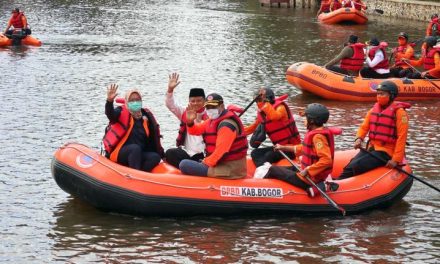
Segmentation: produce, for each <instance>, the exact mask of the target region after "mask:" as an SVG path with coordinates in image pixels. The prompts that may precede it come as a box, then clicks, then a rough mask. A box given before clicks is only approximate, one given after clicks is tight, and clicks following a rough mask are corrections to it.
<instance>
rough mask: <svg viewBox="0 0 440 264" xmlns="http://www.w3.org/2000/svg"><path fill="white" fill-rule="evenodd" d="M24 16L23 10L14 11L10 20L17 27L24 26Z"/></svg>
mask: <svg viewBox="0 0 440 264" xmlns="http://www.w3.org/2000/svg"><path fill="white" fill-rule="evenodd" d="M23 17H24V14H23V12H19V13H14V14H13V15H12V17H11V20H10V22H11V24H12V26H13V27H14V28H15V29H17V28H24V25H23V20H22V18H23Z"/></svg>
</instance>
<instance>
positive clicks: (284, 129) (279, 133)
mask: <svg viewBox="0 0 440 264" xmlns="http://www.w3.org/2000/svg"><path fill="white" fill-rule="evenodd" d="M286 98H287V95H283V96H280V97H278V98H275V103H274V104H273V105H272V107H273V108H274V109H276V108H277V107H284V108H286V112H287V116H288V119H287V120H279V121H272V120H266V116H265V114H264V112H263V111H261V110H258V113H257V119H258V120H259V121H260V123H262V124H263V125H264V129H265V131H266V134H267V135H268V136H269V138H270V140H271V141H272V143H273V144H274V145H275V144H282V145H285V144H293V145H296V144H300V143H301V138H300V135H299V132H298V128H297V127H296V124H295V119H294V118H293V115H292V113H291V112H290V109H289V106H288V105H287V104H286V103H285V102H284V99H286Z"/></svg>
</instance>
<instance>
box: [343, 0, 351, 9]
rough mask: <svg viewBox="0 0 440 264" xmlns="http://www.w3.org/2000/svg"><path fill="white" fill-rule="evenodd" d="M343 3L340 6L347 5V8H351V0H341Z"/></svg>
mask: <svg viewBox="0 0 440 264" xmlns="http://www.w3.org/2000/svg"><path fill="white" fill-rule="evenodd" d="M343 3H344V4H343V5H342V7H347V8H351V1H350V0H346V1H343Z"/></svg>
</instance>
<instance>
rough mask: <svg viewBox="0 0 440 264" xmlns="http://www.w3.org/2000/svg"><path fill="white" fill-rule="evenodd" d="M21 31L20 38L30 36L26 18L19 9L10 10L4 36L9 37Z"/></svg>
mask: <svg viewBox="0 0 440 264" xmlns="http://www.w3.org/2000/svg"><path fill="white" fill-rule="evenodd" d="M11 27H13V29H11ZM17 31H21V32H20V33H21V35H22V36H26V35H30V34H31V29H30V28H29V26H28V23H27V19H26V16H25V15H24V13H23V12H20V9H19V8H15V9H13V10H12V15H11V18H9V21H8V25H7V26H6V29H5V32H4V33H5V35H6V36H8V37H10V36H12V34H14V32H17Z"/></svg>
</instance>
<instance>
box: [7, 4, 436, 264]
mask: <svg viewBox="0 0 440 264" xmlns="http://www.w3.org/2000/svg"><path fill="white" fill-rule="evenodd" d="M15 6H18V7H23V8H24V10H25V12H26V14H27V16H28V20H29V22H30V24H31V25H32V28H33V34H34V36H36V37H38V38H40V39H41V40H42V41H43V46H41V47H39V48H32V47H31V48H26V47H18V48H0V62H1V71H0V72H1V74H2V81H1V82H0V96H1V97H0V98H1V100H2V111H1V112H0V123H1V126H0V144H1V148H2V150H3V151H1V152H0V159H1V163H0V171H1V173H0V175H1V182H0V205H1V207H2V210H1V211H0V223H1V227H0V237H1V242H0V262H1V263H56V262H59V263H65V262H67V263H90V262H99V263H103V262H105V263H154V262H157V263H322V262H334V263H335V262H336V263H341V262H342V263H438V262H439V261H440V233H439V222H438V215H439V213H440V196H439V193H438V192H436V191H434V190H432V189H430V188H429V187H427V186H425V185H423V184H421V183H419V182H417V181H416V182H414V185H413V187H412V189H411V190H410V192H409V193H408V194H407V195H406V197H405V198H404V199H403V201H401V202H398V203H396V204H395V205H393V206H392V207H390V208H387V209H385V210H376V211H372V212H369V213H365V214H361V215H356V216H348V217H344V218H343V217H331V218H330V217H320V218H300V217H296V216H294V215H293V216H282V217H279V216H273V215H272V216H252V217H242V216H235V217H209V216H203V217H192V218H155V217H151V218H138V217H133V216H126V215H118V214H111V213H105V212H101V211H99V210H96V209H95V208H93V207H91V206H89V205H87V204H84V203H83V202H81V201H79V200H77V199H74V198H72V197H71V196H69V195H68V194H66V193H64V192H63V191H62V190H61V189H60V188H59V187H58V186H57V185H56V183H55V181H54V180H53V179H52V176H51V172H50V162H51V158H52V155H53V153H54V151H55V150H56V149H57V148H58V147H59V146H61V145H62V144H63V143H65V142H68V141H77V142H81V143H84V144H87V145H89V146H91V147H93V148H99V145H100V144H99V142H100V139H101V137H102V133H103V130H104V127H105V125H106V117H105V115H104V102H105V96H106V86H107V85H108V84H110V83H114V82H115V83H118V84H119V85H120V90H121V91H120V93H121V95H122V94H123V93H124V92H125V91H126V90H127V89H129V88H133V87H136V88H139V89H141V90H142V92H143V94H144V103H145V104H146V105H148V106H149V107H150V108H151V109H152V111H153V112H154V113H155V115H156V117H157V119H158V121H159V123H160V124H161V128H162V131H163V134H164V140H163V144H164V146H165V147H171V146H172V145H173V142H174V139H175V136H176V132H177V127H178V123H177V120H176V119H175V118H174V117H173V116H172V114H171V113H170V112H169V111H168V110H167V109H166V108H165V106H164V93H165V90H166V86H167V80H168V79H167V78H168V74H170V73H171V72H173V71H178V72H179V73H180V74H181V79H182V83H181V85H180V86H179V87H178V88H177V91H176V94H177V96H178V98H179V99H182V100H181V101H180V102H181V103H185V98H186V97H187V93H188V90H189V89H190V88H191V87H203V88H205V89H206V91H207V92H214V91H215V92H219V93H221V94H222V95H223V96H224V98H225V100H226V103H234V104H237V105H242V106H245V105H247V103H248V102H249V101H250V100H251V96H252V94H253V92H254V91H255V89H256V88H257V87H259V86H261V85H267V86H270V87H272V88H273V89H274V90H275V91H276V93H277V94H283V93H288V94H289V95H290V104H291V107H292V110H293V112H294V113H295V114H296V113H298V111H299V110H301V109H303V108H304V106H305V105H307V104H308V103H311V102H320V103H324V104H326V105H327V106H328V107H329V108H330V110H331V120H330V124H331V125H337V126H341V127H343V128H344V129H345V132H344V135H343V136H339V137H338V138H337V140H336V141H337V148H338V149H347V148H350V147H351V146H352V142H353V140H354V133H355V131H356V128H357V126H358V125H359V123H360V121H361V120H362V118H363V116H364V115H365V113H366V111H367V110H368V109H369V108H370V107H371V105H372V104H371V103H350V102H332V101H324V100H321V99H319V98H316V97H313V96H311V95H302V94H301V92H300V91H298V90H297V89H295V88H294V87H292V86H290V85H289V84H288V83H287V82H286V80H285V75H284V74H285V71H286V69H287V67H288V66H289V65H290V64H292V63H294V62H297V61H310V62H314V63H317V64H320V65H322V64H324V63H325V62H326V61H328V60H330V59H331V58H332V57H333V56H334V55H335V54H337V52H339V50H340V49H341V47H342V46H341V44H342V42H343V41H344V40H345V38H346V36H348V35H349V34H352V33H356V34H358V35H359V36H360V38H361V39H362V41H365V40H368V39H369V38H370V37H371V36H373V35H376V36H378V37H379V38H382V39H384V40H387V41H389V42H390V45H395V44H396V40H395V36H396V35H397V33H398V32H400V31H404V30H405V31H407V32H408V33H409V34H410V36H411V37H412V38H414V39H417V38H421V37H423V34H424V33H423V32H424V29H425V23H421V22H414V21H412V22H410V21H398V20H392V19H387V18H383V17H380V16H379V15H377V16H373V17H371V19H370V22H369V23H368V25H364V26H327V25H320V24H318V23H317V21H316V19H315V18H314V13H315V12H316V11H315V10H309V9H296V10H295V9H283V8H282V9H278V8H267V7H260V6H259V4H258V2H257V1H253V0H252V1H251V0H248V1H238V0H236V1H234V0H229V1H226V0H218V1H208V0H205V1H202V0H181V1H170V2H166V1H159V0H152V1H135V0H128V1H120V0H100V1H98V0H96V1H91V0H90V1H85V0H80V1H61V0H58V1H56V0H44V1H43V0H33V1H29V0H22V1H1V2H0V21H6V19H7V18H8V16H9V15H10V10H11V9H12V7H15ZM372 8H374V7H372ZM252 111H255V109H253V110H252V109H251V111H249V113H247V114H245V115H244V116H243V119H244V122H245V123H249V122H251V121H252V119H253V118H254V114H250V113H252ZM409 115H410V118H411V119H410V124H411V129H410V139H409V142H410V144H411V145H410V146H408V159H409V160H410V163H411V165H412V168H413V170H414V174H415V175H417V176H418V177H421V178H423V179H425V180H426V181H429V182H430V183H432V184H434V185H436V186H440V175H439V173H440V155H439V149H440V143H439V141H440V135H439V132H440V124H439V123H440V102H439V101H430V102H429V101H427V102H414V104H413V107H412V108H411V109H410V111H409ZM299 123H300V124H299V129H300V130H301V132H304V127H303V125H302V123H301V122H299Z"/></svg>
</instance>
